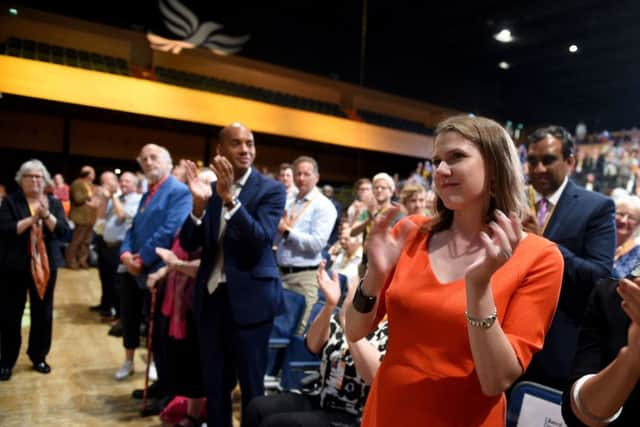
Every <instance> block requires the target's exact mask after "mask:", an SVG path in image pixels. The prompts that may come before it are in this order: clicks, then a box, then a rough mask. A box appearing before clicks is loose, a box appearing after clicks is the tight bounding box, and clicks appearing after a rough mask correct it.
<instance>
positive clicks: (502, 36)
mask: <svg viewBox="0 0 640 427" xmlns="http://www.w3.org/2000/svg"><path fill="white" fill-rule="evenodd" d="M493 38H494V39H496V40H498V41H499V42H500V43H511V42H512V41H513V35H511V31H510V30H508V29H506V28H504V29H502V30H500V32H499V33H496V34H494V35H493Z"/></svg>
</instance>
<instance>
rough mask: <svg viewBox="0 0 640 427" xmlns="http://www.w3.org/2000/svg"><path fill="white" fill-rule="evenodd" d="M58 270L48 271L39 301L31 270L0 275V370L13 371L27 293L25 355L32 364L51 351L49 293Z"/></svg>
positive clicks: (19, 341)
mask: <svg viewBox="0 0 640 427" xmlns="http://www.w3.org/2000/svg"><path fill="white" fill-rule="evenodd" d="M57 273H58V270H56V269H54V270H52V271H51V275H50V277H49V284H48V286H47V291H46V292H45V294H44V299H42V300H41V299H40V297H39V296H38V291H37V290H36V287H35V284H34V283H33V279H32V277H31V270H27V271H21V272H5V273H2V274H1V275H0V367H3V368H13V367H14V365H15V364H16V361H17V360H18V355H19V353H20V345H21V344H22V334H21V320H22V314H23V313H24V306H25V304H26V302H27V292H28V293H29V305H30V311H31V326H30V328H29V347H28V348H27V355H28V356H29V358H30V359H31V361H32V362H33V363H34V364H36V363H38V362H40V361H43V360H44V359H45V358H46V357H47V354H49V350H50V349H51V334H52V330H53V292H54V288H55V284H56V278H57Z"/></svg>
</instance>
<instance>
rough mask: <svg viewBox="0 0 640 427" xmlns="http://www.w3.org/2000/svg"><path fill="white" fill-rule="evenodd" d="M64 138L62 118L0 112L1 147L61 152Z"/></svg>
mask: <svg viewBox="0 0 640 427" xmlns="http://www.w3.org/2000/svg"><path fill="white" fill-rule="evenodd" d="M63 136H64V121H63V119H62V118H61V117H55V116H46V115H39V114H32V113H22V112H13V111H6V110H0V147H3V148H11V149H18V150H34V151H50V152H61V151H62V150H63Z"/></svg>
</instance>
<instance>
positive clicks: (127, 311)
mask: <svg viewBox="0 0 640 427" xmlns="http://www.w3.org/2000/svg"><path fill="white" fill-rule="evenodd" d="M120 282H121V287H120V320H121V322H122V339H123V342H124V348H126V349H127V350H134V349H136V348H138V346H139V345H140V324H141V323H142V317H143V313H142V309H143V306H145V304H144V299H145V298H148V296H149V291H148V290H147V289H146V288H145V289H141V288H140V287H138V282H136V279H135V277H133V276H132V275H131V274H129V273H122V274H120ZM146 307H148V305H146Z"/></svg>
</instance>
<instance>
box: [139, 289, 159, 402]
mask: <svg viewBox="0 0 640 427" xmlns="http://www.w3.org/2000/svg"><path fill="white" fill-rule="evenodd" d="M156 293H157V291H156V288H155V287H154V288H153V289H152V290H151V307H150V308H149V328H148V329H147V369H146V370H145V374H144V393H143V395H142V414H143V415H144V413H145V411H146V409H147V397H148V394H149V369H150V368H151V361H152V360H153V350H151V345H152V343H153V318H154V316H155V311H156Z"/></svg>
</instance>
